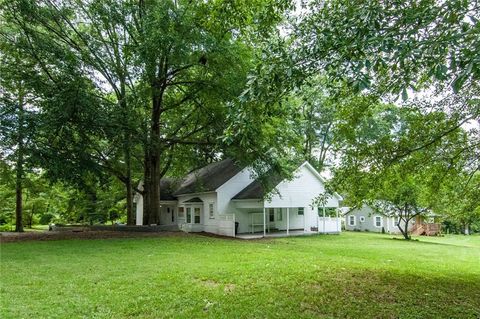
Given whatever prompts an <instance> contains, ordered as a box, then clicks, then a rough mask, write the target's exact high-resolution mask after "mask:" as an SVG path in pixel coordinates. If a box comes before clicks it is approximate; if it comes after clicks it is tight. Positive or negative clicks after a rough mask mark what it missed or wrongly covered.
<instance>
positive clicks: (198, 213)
mask: <svg viewBox="0 0 480 319" xmlns="http://www.w3.org/2000/svg"><path fill="white" fill-rule="evenodd" d="M194 213H195V221H194V223H195V224H200V207H195V208H194Z"/></svg>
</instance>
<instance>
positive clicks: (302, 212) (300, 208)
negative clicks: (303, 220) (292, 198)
mask: <svg viewBox="0 0 480 319" xmlns="http://www.w3.org/2000/svg"><path fill="white" fill-rule="evenodd" d="M297 213H298V215H303V214H304V211H303V207H299V208H298V210H297Z"/></svg>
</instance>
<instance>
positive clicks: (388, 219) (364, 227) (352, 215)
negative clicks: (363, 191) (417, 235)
mask: <svg viewBox="0 0 480 319" xmlns="http://www.w3.org/2000/svg"><path fill="white" fill-rule="evenodd" d="M343 215H344V216H345V229H346V230H357V231H370V232H377V233H381V232H382V230H383V231H385V232H386V233H391V234H396V233H400V229H399V228H398V226H397V225H398V222H399V217H397V216H387V215H385V214H383V213H380V212H376V211H375V210H373V208H371V207H370V206H368V205H366V204H364V205H363V206H362V207H361V208H358V209H352V210H347V211H346V212H345V213H344V214H343ZM402 223H403V224H404V222H403V221H402ZM414 224H415V221H414V220H411V221H410V222H409V224H408V230H409V231H411V230H412V229H413V227H414Z"/></svg>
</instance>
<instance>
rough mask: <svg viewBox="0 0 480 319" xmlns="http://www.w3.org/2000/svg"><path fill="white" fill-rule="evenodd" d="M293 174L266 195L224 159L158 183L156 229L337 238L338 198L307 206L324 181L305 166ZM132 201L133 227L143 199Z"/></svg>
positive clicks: (140, 217)
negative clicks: (176, 179)
mask: <svg viewBox="0 0 480 319" xmlns="http://www.w3.org/2000/svg"><path fill="white" fill-rule="evenodd" d="M293 175H294V178H293V179H291V180H287V179H283V180H282V179H278V180H277V181H278V182H277V183H275V184H276V186H275V190H276V191H271V192H267V193H266V192H265V190H264V187H263V186H262V183H260V182H259V181H258V180H255V179H254V178H252V174H251V170H250V169H249V168H241V167H239V166H238V165H237V164H236V163H235V162H234V161H233V160H231V159H226V160H223V161H220V162H216V163H212V164H210V165H207V166H205V167H203V168H200V169H198V170H196V171H193V172H192V173H190V174H188V175H187V176H186V177H185V178H184V179H183V180H181V181H179V182H177V183H175V182H174V181H171V180H162V185H161V200H160V203H159V205H160V206H161V216H160V218H159V220H160V224H162V225H178V227H179V228H180V229H181V230H184V231H186V232H209V233H214V234H219V235H225V236H232V237H235V236H237V237H244V238H247V237H259V236H277V235H291V234H304V233H317V232H320V233H339V232H340V231H341V219H340V218H339V217H338V213H336V212H337V209H338V207H339V201H340V200H341V199H342V198H341V196H340V195H338V194H337V193H334V194H333V195H332V196H330V197H329V199H328V201H327V203H326V205H325V207H327V209H326V210H324V209H323V207H313V206H312V204H313V201H314V198H315V197H317V196H318V195H319V194H322V193H324V192H325V188H324V183H325V180H324V179H323V178H322V177H321V176H320V174H319V173H318V172H317V171H316V170H315V168H313V167H312V166H311V165H310V164H309V163H308V162H305V163H303V164H302V165H300V166H299V167H298V168H297V169H296V171H295V172H294V174H293ZM266 195H267V196H266ZM135 202H136V224H137V225H142V224H143V198H142V196H141V195H140V194H138V193H137V194H136V196H135ZM325 211H327V212H330V216H325V215H324V212H325ZM332 212H335V213H334V214H335V215H334V214H332ZM235 226H236V227H237V232H236V231H235Z"/></svg>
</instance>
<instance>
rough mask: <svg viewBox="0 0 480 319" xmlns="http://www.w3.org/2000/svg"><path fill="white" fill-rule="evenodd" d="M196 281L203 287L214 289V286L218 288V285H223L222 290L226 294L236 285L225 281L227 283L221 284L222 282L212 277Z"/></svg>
mask: <svg viewBox="0 0 480 319" xmlns="http://www.w3.org/2000/svg"><path fill="white" fill-rule="evenodd" d="M196 281H197V282H198V283H199V284H200V285H202V286H204V287H207V288H211V289H215V288H218V287H223V291H224V292H225V293H226V294H229V293H232V292H233V291H234V290H235V288H236V287H237V285H235V284H231V283H227V284H222V283H219V282H217V281H215V280H213V279H196Z"/></svg>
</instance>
